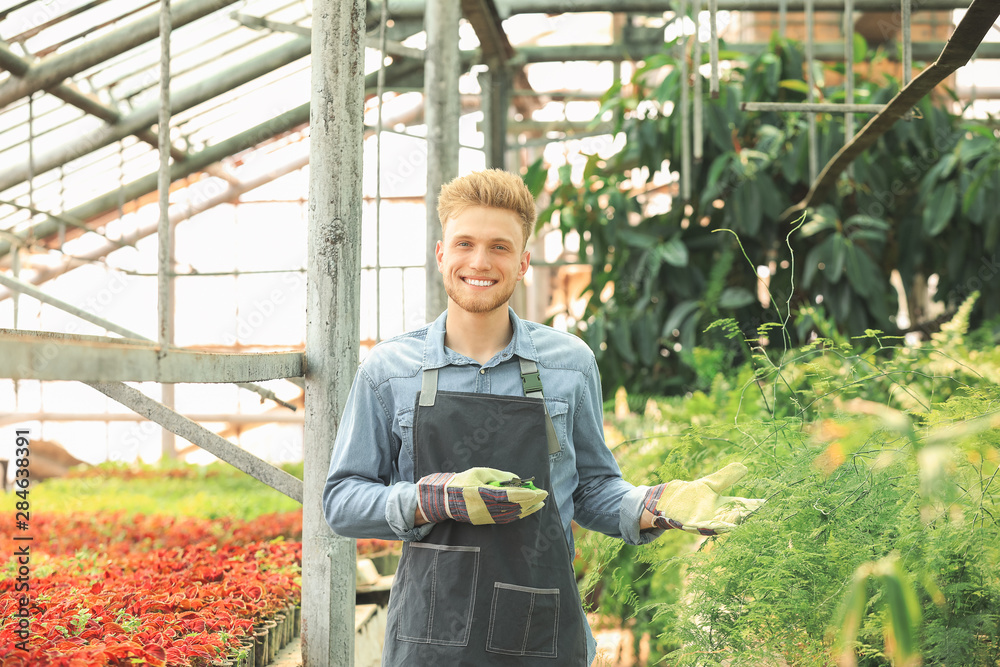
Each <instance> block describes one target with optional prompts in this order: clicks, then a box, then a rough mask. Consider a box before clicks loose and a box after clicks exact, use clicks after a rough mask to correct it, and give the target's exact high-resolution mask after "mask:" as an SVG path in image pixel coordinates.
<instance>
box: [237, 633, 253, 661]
mask: <svg viewBox="0 0 1000 667" xmlns="http://www.w3.org/2000/svg"><path fill="white" fill-rule="evenodd" d="M240 646H241V647H242V648H243V651H244V653H245V654H246V656H245V658H244V660H243V665H244V667H254V666H255V665H256V659H255V653H256V651H255V649H256V642H254V638H253V636H252V635H251V636H250V637H244V638H243V639H242V640H241V641H240Z"/></svg>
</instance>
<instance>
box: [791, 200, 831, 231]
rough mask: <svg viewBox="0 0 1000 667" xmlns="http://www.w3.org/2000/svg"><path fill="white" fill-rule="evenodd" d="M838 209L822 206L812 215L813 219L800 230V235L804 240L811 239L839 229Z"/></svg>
mask: <svg viewBox="0 0 1000 667" xmlns="http://www.w3.org/2000/svg"><path fill="white" fill-rule="evenodd" d="M837 222H838V220H837V209H835V208H834V207H832V206H830V205H829V204H822V205H820V206H819V207H818V208H817V209H816V211H815V212H814V213H813V214H812V217H811V218H810V219H809V221H808V222H806V223H805V224H804V225H802V227H801V228H799V235H800V236H801V237H802V238H809V237H810V236H814V235H816V234H819V233H820V232H825V231H829V230H834V229H836V228H837Z"/></svg>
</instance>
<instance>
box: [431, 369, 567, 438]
mask: <svg viewBox="0 0 1000 667" xmlns="http://www.w3.org/2000/svg"><path fill="white" fill-rule="evenodd" d="M518 360H519V361H520V362H521V384H522V385H523V386H524V395H525V396H527V397H529V398H540V399H542V407H543V408H544V409H545V440H546V442H547V444H548V448H549V454H555V453H557V452H559V451H561V450H562V445H560V444H559V436H557V435H556V429H555V426H553V425H552V418H551V417H550V416H549V408H548V405H546V403H545V396H544V395H543V394H542V381H541V379H540V378H539V376H538V366H536V365H535V362H534V361H531V360H530V359H521V358H520V357H518ZM437 384H438V369H436V368H425V369H424V372H423V375H422V377H421V380H420V401H419V405H420V406H421V407H429V406H432V405H434V399H435V398H437Z"/></svg>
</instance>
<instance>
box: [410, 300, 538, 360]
mask: <svg viewBox="0 0 1000 667" xmlns="http://www.w3.org/2000/svg"><path fill="white" fill-rule="evenodd" d="M507 312H508V314H509V315H510V323H511V325H512V327H513V329H514V336H513V337H512V338H511V340H510V343H508V344H507V347H506V348H504V350H503V351H502V352H501V353H500V357H501V360H506V359H508V358H510V356H511V355H516V356H518V357H520V358H521V359H530V360H531V361H534V362H537V361H538V351H537V350H536V349H535V343H534V341H532V340H531V332H530V331H529V330H528V327H527V326H526V325H525V324H524V322H522V321H521V318H520V317H518V316H517V315H516V314H515V313H514V309H513V308H511V307H510V306H507ZM447 320H448V311H447V310H445V311H444V312H443V313H441V314H440V315H439V316H438V318H437V319H436V320H434V321H433V322H432V323H431V324H430V327H429V328H428V329H427V336H426V338H425V339H424V369H425V370H429V369H433V368H443V367H445V366H448V365H450V364H451V361H449V359H448V356H449V355H448V352H447V351H446V350H445V347H444V333H445V322H446V321H447Z"/></svg>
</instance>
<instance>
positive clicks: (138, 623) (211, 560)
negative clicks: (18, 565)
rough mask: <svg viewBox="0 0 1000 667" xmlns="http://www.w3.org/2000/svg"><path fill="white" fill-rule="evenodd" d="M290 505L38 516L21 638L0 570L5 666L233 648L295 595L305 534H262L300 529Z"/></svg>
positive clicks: (119, 661) (203, 659) (195, 657)
mask: <svg viewBox="0 0 1000 667" xmlns="http://www.w3.org/2000/svg"><path fill="white" fill-rule="evenodd" d="M296 515H300V513H298V512H289V513H287V515H284V514H283V515H272V516H265V517H260V518H259V519H257V520H254V521H225V520H223V521H207V520H202V519H193V518H180V519H178V518H173V517H147V516H141V515H140V516H135V517H127V518H126V517H124V516H123V515H121V514H120V513H110V514H102V515H92V516H88V517H73V516H60V515H52V516H49V517H45V518H44V519H43V518H42V517H39V521H38V528H39V529H40V532H41V533H42V534H45V535H48V536H51V538H50V539H48V540H47V541H39V542H38V543H37V546H36V547H33V549H32V553H33V554H34V556H35V558H34V560H33V563H34V564H35V568H36V573H35V576H34V577H33V578H32V580H31V601H32V604H33V606H34V608H33V609H32V612H33V613H32V618H31V626H30V636H29V638H28V640H27V650H23V649H22V648H18V643H19V642H21V641H22V638H21V637H20V636H18V635H17V634H16V630H17V624H16V622H14V623H12V622H10V620H11V619H15V618H16V617H15V613H16V612H17V611H18V598H19V597H20V595H21V593H15V588H14V587H15V580H14V578H13V577H9V578H6V579H3V580H0V618H2V619H4V620H5V623H4V625H3V627H0V656H3V665H4V667H29V666H30V667H35V666H39V665H54V666H58V665H64V666H66V667H89V666H91V665H92V666H95V667H97V666H100V665H111V666H118V665H121V666H125V665H128V666H130V667H131V666H132V665H135V664H149V665H152V666H154V667H158V666H163V665H166V666H171V667H173V666H178V667H181V666H185V667H186V666H188V665H205V664H207V663H208V662H209V661H211V660H213V659H215V658H217V657H219V656H220V655H224V654H225V653H226V652H227V651H229V650H230V649H236V648H238V642H239V638H240V637H242V636H245V635H249V634H250V633H251V632H252V627H253V623H254V619H258V618H260V617H262V616H264V615H267V614H270V613H272V612H274V611H276V610H279V609H282V608H284V607H285V606H286V605H287V604H288V603H289V602H297V601H298V600H299V598H300V583H299V579H298V578H299V573H300V564H301V561H302V545H301V543H300V542H291V541H263V540H269V539H270V538H272V537H275V536H276V535H277V536H282V535H288V536H295V535H297V534H301V530H302V528H301V519H300V518H297V517H296ZM95 547H97V548H99V549H100V551H101V553H100V554H99V555H98V554H95V553H94V551H93V549H94V548H95ZM21 646H22V647H23V646H24V644H21Z"/></svg>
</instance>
